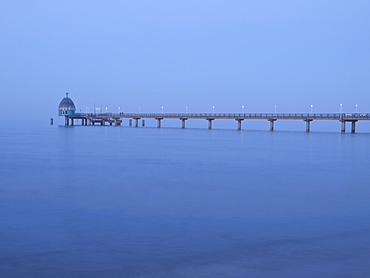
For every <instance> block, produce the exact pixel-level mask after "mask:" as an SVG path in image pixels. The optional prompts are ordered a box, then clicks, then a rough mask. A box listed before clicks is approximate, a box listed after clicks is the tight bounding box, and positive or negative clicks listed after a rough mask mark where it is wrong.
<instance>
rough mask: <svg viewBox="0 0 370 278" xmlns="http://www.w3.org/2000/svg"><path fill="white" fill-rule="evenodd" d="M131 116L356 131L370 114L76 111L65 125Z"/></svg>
mask: <svg viewBox="0 0 370 278" xmlns="http://www.w3.org/2000/svg"><path fill="white" fill-rule="evenodd" d="M124 118H127V119H129V125H130V126H132V122H134V126H135V127H138V126H139V120H142V126H145V121H144V119H155V120H157V127H158V128H160V127H161V126H162V124H161V123H162V120H164V119H178V120H180V127H181V128H185V123H186V121H187V120H189V119H203V120H206V121H207V122H208V129H212V122H213V121H214V120H217V119H230V120H235V121H236V123H237V129H238V130H241V128H242V121H244V120H256V119H258V120H267V121H268V122H269V123H270V130H271V131H273V130H274V129H275V122H276V121H278V120H301V121H304V122H305V126H306V131H307V132H310V131H311V123H312V122H313V121H316V120H335V121H339V122H340V123H341V132H343V133H344V132H346V123H351V132H352V133H355V132H356V123H357V122H358V121H361V120H370V113H313V114H312V113H271V114H269V113H75V114H74V115H66V116H65V125H74V124H76V123H77V121H80V123H81V125H96V124H97V125H114V126H120V125H121V124H122V119H124Z"/></svg>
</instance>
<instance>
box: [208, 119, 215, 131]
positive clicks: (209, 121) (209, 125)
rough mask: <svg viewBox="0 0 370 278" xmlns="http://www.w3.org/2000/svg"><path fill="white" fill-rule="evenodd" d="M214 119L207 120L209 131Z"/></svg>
mask: <svg viewBox="0 0 370 278" xmlns="http://www.w3.org/2000/svg"><path fill="white" fill-rule="evenodd" d="M213 120H214V119H207V121H208V129H212V121H213Z"/></svg>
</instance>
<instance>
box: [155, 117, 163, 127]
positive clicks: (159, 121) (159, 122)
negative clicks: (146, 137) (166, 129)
mask: <svg viewBox="0 0 370 278" xmlns="http://www.w3.org/2000/svg"><path fill="white" fill-rule="evenodd" d="M156 120H157V127H158V128H160V127H161V121H162V120H163V118H156Z"/></svg>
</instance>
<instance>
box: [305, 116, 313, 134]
mask: <svg viewBox="0 0 370 278" xmlns="http://www.w3.org/2000/svg"><path fill="white" fill-rule="evenodd" d="M304 121H305V122H306V132H310V130H311V122H312V121H313V120H309V119H306V120H304Z"/></svg>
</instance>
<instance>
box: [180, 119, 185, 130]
mask: <svg viewBox="0 0 370 278" xmlns="http://www.w3.org/2000/svg"><path fill="white" fill-rule="evenodd" d="M180 120H181V128H185V121H186V120H187V118H181V119H180Z"/></svg>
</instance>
